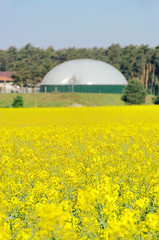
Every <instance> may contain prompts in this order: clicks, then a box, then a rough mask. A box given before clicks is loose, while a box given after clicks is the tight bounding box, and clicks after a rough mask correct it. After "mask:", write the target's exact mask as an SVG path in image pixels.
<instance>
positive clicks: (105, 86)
mask: <svg viewBox="0 0 159 240" xmlns="http://www.w3.org/2000/svg"><path fill="white" fill-rule="evenodd" d="M127 84H128V83H127V80H126V78H125V77H124V76H123V74H122V73H121V72H120V71H119V70H117V69H116V68H115V67H113V66H111V65H110V64H108V63H105V62H102V61H97V60H92V59H77V60H71V61H67V62H64V63H62V64H59V65H58V66H56V67H54V68H53V69H52V70H50V71H49V72H48V73H47V75H46V76H45V77H44V79H43V80H42V82H41V87H40V91H41V92H85V93H121V92H122V91H123V88H124V87H125V86H126V85H127Z"/></svg>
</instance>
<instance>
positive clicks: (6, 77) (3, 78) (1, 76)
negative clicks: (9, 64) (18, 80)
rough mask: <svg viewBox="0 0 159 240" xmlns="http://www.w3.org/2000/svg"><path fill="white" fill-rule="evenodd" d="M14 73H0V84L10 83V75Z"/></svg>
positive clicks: (11, 79)
mask: <svg viewBox="0 0 159 240" xmlns="http://www.w3.org/2000/svg"><path fill="white" fill-rule="evenodd" d="M13 73H15V72H0V82H12V81H13V78H12V77H11V75H12V74H13Z"/></svg>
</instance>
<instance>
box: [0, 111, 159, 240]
mask: <svg viewBox="0 0 159 240" xmlns="http://www.w3.org/2000/svg"><path fill="white" fill-rule="evenodd" d="M1 239H2V240H9V239H16V240H20V239H21V240H31V239H32V240H49V239H50V240H51V239H52V240H77V239H80V240H88V239H95V240H116V239H122V240H127V239H136V240H139V239H141V240H142V239H143V240H150V239H159V107H158V106H123V107H96V108H91V107H90V108H89V107H83V108H52V109H49V108H48V109H36V108H35V109H0V240H1Z"/></svg>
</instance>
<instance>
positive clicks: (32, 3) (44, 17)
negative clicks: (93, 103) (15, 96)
mask: <svg viewBox="0 0 159 240" xmlns="http://www.w3.org/2000/svg"><path fill="white" fill-rule="evenodd" d="M0 23H1V31H0V49H7V48H8V47H10V46H16V47H17V48H21V47H23V46H25V45H26V44H27V43H31V44H33V45H34V46H35V47H41V48H47V47H48V46H53V47H54V48H55V49H61V48H68V47H80V48H82V47H86V48H92V47H104V48H105V47H108V46H110V45H111V44H112V43H119V44H120V45H121V46H125V45H129V44H134V45H140V44H148V45H149V46H150V47H155V46H157V45H159V0H0Z"/></svg>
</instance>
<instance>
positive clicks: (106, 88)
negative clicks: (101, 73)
mask: <svg viewBox="0 0 159 240" xmlns="http://www.w3.org/2000/svg"><path fill="white" fill-rule="evenodd" d="M124 88H125V85H42V86H41V87H40V92H48V93H49V92H83V93H122V91H123V89H124Z"/></svg>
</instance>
